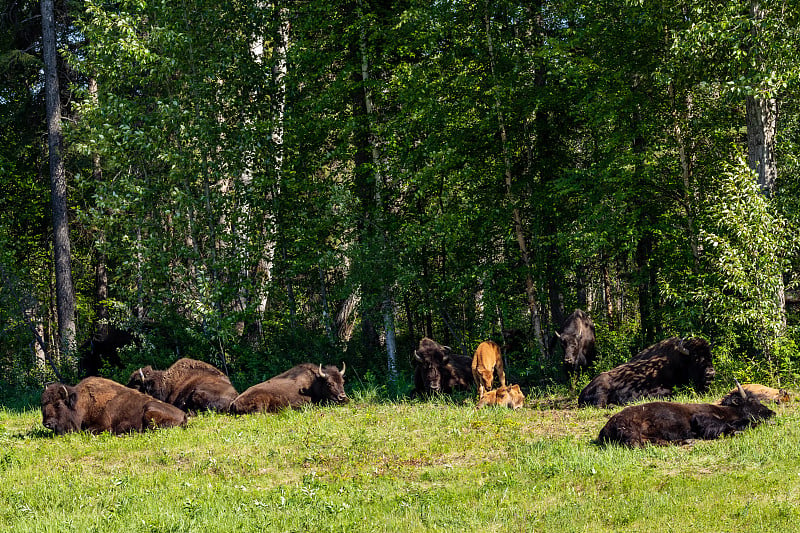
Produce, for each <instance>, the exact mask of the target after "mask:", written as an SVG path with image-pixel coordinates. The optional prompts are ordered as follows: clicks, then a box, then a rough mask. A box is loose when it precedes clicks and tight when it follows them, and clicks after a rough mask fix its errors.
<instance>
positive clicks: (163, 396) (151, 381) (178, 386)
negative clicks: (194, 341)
mask: <svg viewBox="0 0 800 533" xmlns="http://www.w3.org/2000/svg"><path fill="white" fill-rule="evenodd" d="M128 387H130V388H132V389H136V390H138V391H140V392H144V393H145V394H149V395H151V396H153V397H154V398H157V399H159V400H161V401H163V402H167V403H170V404H172V405H174V406H175V407H177V408H179V409H181V410H183V411H187V412H197V411H206V410H213V411H223V412H227V411H228V407H229V406H230V405H231V402H232V401H233V400H234V399H236V396H238V394H239V393H238V392H236V389H234V388H233V385H231V381H230V380H229V379H228V376H226V375H225V374H223V373H222V372H221V371H220V370H219V369H218V368H216V367H215V366H212V365H210V364H208V363H204V362H203V361H197V360H195V359H187V358H183V359H178V360H177V361H175V363H174V364H173V365H172V366H170V367H169V368H168V369H166V370H153V368H152V367H151V366H146V367H143V368H140V369H139V370H136V371H134V372H133V374H131V377H130V379H129V380H128Z"/></svg>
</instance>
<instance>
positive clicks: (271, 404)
mask: <svg viewBox="0 0 800 533" xmlns="http://www.w3.org/2000/svg"><path fill="white" fill-rule="evenodd" d="M345 369H346V367H345V365H344V364H342V370H341V372H340V371H339V369H338V368H336V367H335V366H333V365H326V366H325V367H324V368H323V366H322V365H319V366H317V365H314V364H311V363H302V364H299V365H297V366H295V367H292V368H290V369H289V370H287V371H286V372H284V373H283V374H278V375H277V376H275V377H273V378H270V379H268V380H267V381H265V382H263V383H259V384H258V385H253V386H252V387H250V388H249V389H247V390H246V391H244V392H243V393H241V394H240V395H239V396H238V397H237V398H236V399H235V400H234V401H233V403H232V404H231V409H230V411H231V413H233V414H236V415H242V414H246V413H262V412H263V413H275V412H278V411H280V410H282V409H287V408H291V409H299V408H301V407H303V406H304V405H308V404H319V403H324V402H331V403H347V402H348V401H350V399H349V398H348V397H347V394H346V393H345V392H344V371H345Z"/></svg>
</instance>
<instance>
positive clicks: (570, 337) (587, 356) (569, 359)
mask: <svg viewBox="0 0 800 533" xmlns="http://www.w3.org/2000/svg"><path fill="white" fill-rule="evenodd" d="M556 336H557V337H558V339H559V340H560V341H561V346H562V347H563V348H564V370H566V372H567V374H568V375H570V374H574V373H575V372H578V371H580V370H582V369H584V368H587V367H589V366H590V365H591V364H592V363H593V362H594V360H595V357H597V351H596V350H595V335H594V322H592V319H591V318H589V315H587V314H586V313H584V312H583V311H581V310H580V309H575V311H573V312H572V314H571V315H569V316H568V317H567V319H566V320H565V321H564V327H563V328H562V330H561V333H558V332H556Z"/></svg>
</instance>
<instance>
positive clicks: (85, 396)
mask: <svg viewBox="0 0 800 533" xmlns="http://www.w3.org/2000/svg"><path fill="white" fill-rule="evenodd" d="M42 424H44V427H46V428H47V429H50V430H52V431H54V432H55V433H56V434H57V435H63V434H64V433H68V432H71V431H82V430H85V431H88V432H90V433H102V432H104V431H109V432H111V433H115V434H122V433H129V432H132V431H144V430H146V429H155V428H160V427H172V426H183V425H185V424H186V413H184V412H183V411H181V410H180V409H178V408H177V407H174V406H172V405H169V404H167V403H164V402H162V401H159V400H156V399H155V398H153V397H151V396H148V395H147V394H143V393H141V392H139V391H135V390H133V389H129V388H127V387H124V386H123V385H120V384H119V383H116V382H114V381H111V380H109V379H105V378H99V377H89V378H86V379H84V380H82V381H80V382H79V383H78V384H77V385H75V386H74V387H70V386H69V385H64V384H62V383H51V384H50V385H48V386H47V387H46V388H45V389H44V392H43V393H42Z"/></svg>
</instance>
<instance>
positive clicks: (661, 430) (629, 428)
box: [597, 384, 775, 447]
mask: <svg viewBox="0 0 800 533" xmlns="http://www.w3.org/2000/svg"><path fill="white" fill-rule="evenodd" d="M737 385H738V384H737ZM774 415H775V413H774V412H773V411H772V410H771V409H769V408H767V407H765V406H764V405H763V404H761V402H759V401H758V398H756V397H755V396H753V395H752V394H751V393H748V392H745V390H744V389H743V388H742V387H741V385H739V386H738V390H737V393H736V394H735V395H731V396H729V397H726V399H725V403H723V404H722V405H714V404H709V403H690V404H680V403H673V402H651V403H645V404H642V405H631V406H629V407H626V408H625V409H623V410H622V411H620V412H619V413H617V414H615V415H614V416H612V417H611V418H610V419H609V420H608V422H607V423H606V425H605V426H603V429H601V430H600V435H599V436H598V439H597V440H598V441H599V442H601V443H606V444H607V443H614V444H621V445H623V446H632V447H637V446H644V445H646V444H655V445H660V446H661V445H666V444H685V443H687V442H690V441H692V440H695V439H706V440H708V439H716V438H717V437H720V436H721V435H731V434H733V433H737V432H739V431H742V430H744V429H746V428H748V427H750V426H755V425H757V424H759V423H761V422H762V421H764V420H767V419H768V418H770V417H772V416H774Z"/></svg>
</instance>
